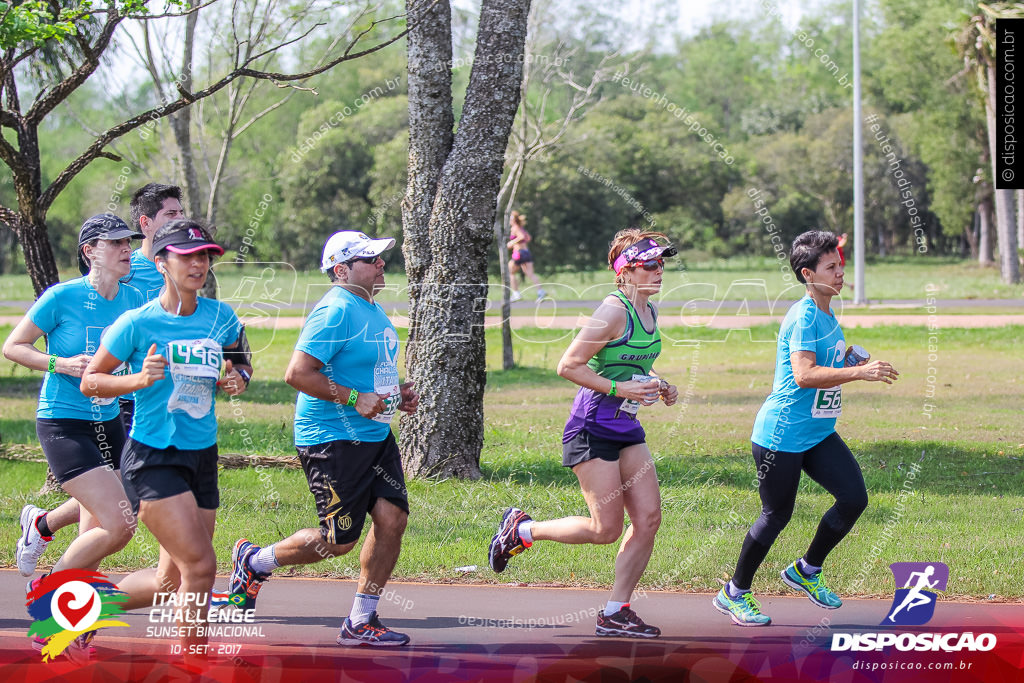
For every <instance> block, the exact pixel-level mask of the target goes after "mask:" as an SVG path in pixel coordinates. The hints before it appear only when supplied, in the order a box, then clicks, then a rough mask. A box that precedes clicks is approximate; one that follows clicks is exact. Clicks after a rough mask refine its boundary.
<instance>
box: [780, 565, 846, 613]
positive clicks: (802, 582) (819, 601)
mask: <svg viewBox="0 0 1024 683" xmlns="http://www.w3.org/2000/svg"><path fill="white" fill-rule="evenodd" d="M780 576H781V577H782V580H783V582H785V584H786V585H787V586H789V587H790V588H792V589H793V590H797V591H800V592H801V593H806V594H807V597H808V598H810V599H811V602H813V603H814V604H815V605H817V606H818V607H824V608H825V609H837V608H839V607H842V606H843V601H842V600H840V599H839V596H838V595H836V594H835V593H833V592H832V591H831V590H829V588H828V586H826V585H825V578H824V577H823V576H822V572H818V573H817V574H811V575H810V576H804V574H803V572H801V571H800V568H799V567H797V566H796V562H794V563H792V564H791V565H789V566H788V567H786V568H785V569H783V570H782V573H781V574H780Z"/></svg>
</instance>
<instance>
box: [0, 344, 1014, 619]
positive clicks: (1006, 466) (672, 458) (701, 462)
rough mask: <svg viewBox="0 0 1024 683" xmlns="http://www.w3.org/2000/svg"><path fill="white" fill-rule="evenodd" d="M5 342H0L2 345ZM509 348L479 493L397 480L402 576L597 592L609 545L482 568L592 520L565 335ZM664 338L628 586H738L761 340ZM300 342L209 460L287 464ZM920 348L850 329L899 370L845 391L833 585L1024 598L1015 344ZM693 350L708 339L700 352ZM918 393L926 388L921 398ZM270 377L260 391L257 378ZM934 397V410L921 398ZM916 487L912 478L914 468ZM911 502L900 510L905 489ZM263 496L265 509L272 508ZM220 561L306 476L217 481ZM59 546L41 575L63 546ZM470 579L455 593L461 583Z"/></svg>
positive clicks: (23, 418) (11, 473)
mask: <svg viewBox="0 0 1024 683" xmlns="http://www.w3.org/2000/svg"><path fill="white" fill-rule="evenodd" d="M9 331H10V328H9V327H6V328H2V327H0V335H3V336H6V334H7V333H8V332H9ZM525 332H526V334H524V335H522V338H523V339H525V340H528V341H521V342H520V343H518V344H517V346H516V353H517V359H518V362H519V363H520V366H521V367H518V368H516V369H515V370H512V371H509V372H502V371H500V370H497V369H496V368H500V340H499V338H498V336H497V333H496V332H494V331H492V332H490V333H489V337H488V365H489V368H490V371H489V376H488V390H487V393H486V396H485V414H486V433H485V445H484V451H483V454H482V458H481V460H482V467H483V470H484V478H483V479H482V480H480V481H476V482H462V481H441V482H435V481H412V482H409V485H408V489H409V494H410V501H411V506H412V509H413V514H412V515H411V517H410V520H409V528H408V532H407V534H406V537H405V542H404V547H403V552H402V556H401V558H400V559H399V562H398V566H397V568H396V571H395V574H396V576H397V577H399V578H402V579H422V580H431V581H448V580H451V581H467V580H470V581H502V582H504V581H516V582H530V583H554V584H564V585H574V586H607V585H609V584H610V583H611V580H612V562H613V558H614V555H615V552H616V546H614V545H611V546H589V545H581V546H566V545H559V544H554V543H541V544H538V545H537V546H536V547H535V548H534V549H533V550H531V551H530V552H527V553H524V554H523V555H521V556H519V557H517V558H515V559H514V560H513V561H512V562H511V563H510V566H509V569H508V570H506V572H505V574H503V575H501V576H500V577H498V576H496V575H494V574H493V573H491V572H490V570H489V569H487V567H486V565H487V560H486V548H487V543H488V541H489V539H490V536H491V534H492V533H493V532H494V527H495V525H496V523H497V521H498V520H499V518H500V516H501V513H502V511H503V510H504V509H505V508H506V507H507V506H509V505H513V504H515V505H518V506H520V507H522V508H523V509H525V510H526V511H528V512H529V513H530V514H531V515H533V516H534V517H535V518H538V519H545V518H551V517H556V516H563V515H570V514H586V507H585V505H584V502H583V498H582V496H581V495H580V493H579V489H578V486H577V483H576V479H575V477H574V476H573V475H572V473H571V471H569V470H566V469H564V468H562V467H561V465H560V453H561V441H560V437H561V432H562V427H563V424H564V420H565V417H566V414H567V412H568V407H569V404H570V402H571V400H572V396H573V394H574V390H573V386H572V385H570V384H569V383H568V382H566V381H564V380H561V379H560V378H558V377H557V376H556V375H555V374H554V371H553V368H554V366H555V364H556V363H557V361H558V359H559V357H560V355H561V353H562V351H564V349H565V347H566V344H567V341H568V338H567V337H566V333H565V332H564V331H557V330H547V331H546V330H538V329H531V330H527V331H525ZM665 333H666V334H665V336H666V338H671V339H682V338H687V339H694V338H695V335H696V339H699V340H702V341H699V342H695V343H692V344H689V345H678V346H672V347H667V348H666V349H665V351H664V353H663V355H662V357H661V359H660V361H659V362H658V364H657V367H658V369H659V372H661V373H662V374H663V375H665V376H666V377H668V378H669V379H671V380H672V381H673V382H674V383H676V384H678V385H679V388H680V397H681V400H680V404H679V405H678V406H676V407H673V408H666V407H665V406H663V405H659V406H654V407H652V408H650V409H645V413H646V414H645V416H644V424H645V426H646V428H647V433H648V439H649V443H650V445H651V448H652V451H653V452H654V454H655V459H656V462H657V471H658V476H659V479H660V481H661V494H662V501H663V511H664V521H663V524H662V528H661V531H660V533H659V536H658V541H657V545H656V547H655V551H654V555H653V557H652V560H651V564H650V567H649V569H648V571H647V573H646V575H645V577H644V579H643V582H642V584H641V587H646V588H667V589H675V590H692V591H705V592H710V591H714V590H717V588H718V587H719V586H720V583H719V580H721V579H725V578H728V576H729V575H730V574H731V572H732V569H733V566H734V563H735V561H736V555H737V553H738V551H739V547H740V544H741V542H742V539H743V536H744V534H745V533H746V530H747V528H748V526H749V525H750V523H751V522H753V520H754V519H755V518H756V517H757V514H758V512H759V508H760V505H759V501H758V499H757V492H756V489H755V487H754V485H753V465H752V459H751V455H750V444H749V441H748V439H749V435H750V428H751V425H752V422H753V418H754V414H755V413H756V411H757V408H758V407H759V405H760V403H761V402H762V401H763V399H764V397H765V396H766V395H767V393H768V392H769V390H770V386H771V381H772V371H773V368H774V356H775V345H774V343H772V340H773V338H774V333H775V328H774V327H761V328H754V329H753V330H751V332H750V333H749V334H748V333H745V332H744V333H736V332H733V333H731V334H729V335H728V336H727V337H725V336H724V333H722V332H721V331H715V330H704V331H697V332H693V331H688V333H687V334H685V335H684V334H682V333H681V331H680V330H672V329H668V330H665ZM297 334H298V330H284V331H278V332H276V333H272V332H270V331H265V330H254V331H253V332H252V338H253V339H252V342H253V347H254V348H259V349H262V350H261V351H259V352H258V354H257V357H256V360H255V365H256V368H257V372H258V377H257V379H256V380H255V381H254V383H253V386H252V388H251V389H250V391H249V392H247V393H246V394H245V395H244V396H243V397H242V400H241V402H240V406H241V411H242V414H243V416H244V425H239V424H237V423H236V421H235V420H234V419H233V417H234V414H233V413H232V408H231V406H230V404H228V403H227V402H224V401H222V402H220V403H219V404H218V414H219V416H220V418H221V439H220V448H221V452H222V453H229V452H244V449H243V447H242V438H241V435H240V431H241V429H242V428H243V427H244V428H247V429H248V430H249V432H250V434H251V435H254V436H255V439H256V443H257V444H258V446H257V452H258V453H259V454H270V455H287V456H290V455H293V454H294V450H293V449H292V445H291V427H292V411H293V408H292V404H293V402H294V391H292V390H291V389H289V388H288V387H287V386H286V385H285V384H284V383H283V382H282V381H281V380H280V378H281V377H282V375H283V370H284V366H285V363H286V361H287V358H288V356H289V355H290V349H291V348H292V345H293V344H294V340H295V338H296V335H297ZM934 334H935V339H934V340H932V343H933V345H934V348H935V350H934V351H933V353H934V354H935V355H934V356H932V357H931V359H929V350H928V344H929V339H928V333H927V331H926V330H925V329H924V328H921V327H898V328H897V327H890V328H871V329H863V330H855V331H851V332H849V333H848V335H847V342H848V343H851V344H852V343H858V344H861V345H862V346H864V347H865V348H867V349H868V350H869V351H870V352H872V354H873V355H874V356H875V357H877V358H884V359H887V360H891V361H892V362H893V363H894V364H895V365H896V367H897V368H898V369H899V370H900V372H901V373H902V377H901V379H900V381H899V382H897V383H896V384H895V385H893V386H886V385H882V384H868V383H862V382H861V383H856V384H853V385H848V386H847V390H846V391H845V392H844V399H845V401H844V403H845V406H844V407H845V410H844V412H843V416H842V418H841V419H840V422H839V432H840V434H842V435H843V437H844V438H845V439H846V440H847V442H848V443H849V444H850V446H851V448H852V449H853V451H854V453H855V455H856V456H857V458H858V460H859V461H860V463H861V467H862V469H863V471H864V476H865V479H866V481H867V485H868V491H869V495H870V503H869V506H868V509H867V511H866V512H865V513H864V515H863V516H862V517H861V519H860V521H859V522H858V524H857V526H856V527H855V528H854V531H853V532H852V534H851V535H850V536H849V537H848V538H847V539H846V540H845V541H844V542H843V543H842V544H840V546H839V547H838V548H837V549H836V551H835V552H834V553H833V554H832V555H831V556H830V558H829V563H828V571H829V574H828V575H829V584H830V586H832V587H834V588H835V589H836V590H837V592H839V593H840V594H841V595H850V594H860V595H891V592H892V578H891V574H890V573H889V570H888V567H887V565H888V564H889V563H891V562H895V561H942V562H945V563H946V564H948V565H949V567H950V583H949V588H948V590H947V595H950V596H957V597H977V598H987V597H989V596H991V595H994V596H996V598H997V599H1019V598H1021V597H1022V596H1024V585H1022V583H1021V581H1020V576H1021V574H1022V573H1024V560H1022V559H1021V558H1022V556H1021V553H1020V548H1021V547H1022V546H1024V525H1022V524H1021V521H1022V510H1024V467H1022V458H1024V443H1021V442H1022V441H1024V434H1022V432H1021V429H1020V424H1021V422H1020V416H1021V414H1022V410H1024V398H1022V397H1024V392H1022V388H1024V387H1022V386H1021V385H1022V383H1024V379H1022V378H1024V356H1022V354H1021V353H1020V349H1019V340H1020V339H1021V338H1022V337H1024V327H1006V328H999V329H978V330H963V329H942V330H939V331H938V332H937V333H934ZM701 335H703V336H701ZM929 377H932V378H934V381H933V383H931V384H929V381H928V379H929ZM263 378H266V379H263ZM38 382H39V379H38V375H35V376H33V373H30V372H29V371H27V370H24V369H22V368H16V367H14V366H12V365H11V364H10V363H7V362H6V361H2V362H0V401H2V405H3V413H2V416H0V434H2V441H3V443H4V444H27V445H30V446H28V448H29V450H33V449H35V450H37V449H38V447H37V446H34V442H35V433H34V422H33V419H34V409H35V404H36V392H37V390H38ZM932 388H934V394H933V395H932V396H931V397H929V393H930V392H931V391H932ZM913 465H917V466H919V468H920V470H919V473H918V474H917V476H916V477H915V478H913V479H908V472H909V471H910V468H911V466H913ZM44 472H45V466H44V464H43V463H31V462H15V461H11V460H3V459H0V479H2V480H3V481H4V482H5V485H4V487H3V490H2V492H0V501H2V502H0V565H8V566H9V565H11V564H12V563H13V547H14V542H15V538H16V535H17V532H18V521H17V516H18V513H19V511H20V510H21V507H22V505H24V504H25V503H26V502H34V503H36V504H38V505H54V504H56V503H57V502H59V500H60V499H61V498H60V497H59V496H58V495H51V496H48V497H43V498H40V497H38V496H37V495H36V491H37V490H38V488H39V485H40V483H41V481H42V478H43V474H44ZM904 489H906V490H907V491H909V492H910V493H908V494H905V495H903V496H902V499H901V494H900V491H901V490H904ZM272 492H276V493H277V494H278V495H276V496H275V495H273V494H272ZM221 499H222V507H221V509H220V513H219V515H218V526H217V533H216V538H215V544H216V547H217V552H218V559H219V563H220V567H219V569H220V571H221V572H226V571H227V569H228V559H229V556H230V550H231V546H232V544H233V543H234V541H235V539H236V538H238V537H239V536H242V535H245V536H248V537H249V538H251V539H252V540H254V541H256V542H257V543H269V542H273V541H275V540H277V539H279V538H280V537H283V536H285V535H287V534H289V533H291V532H292V531H293V530H295V529H297V528H299V527H302V526H314V525H315V515H314V511H313V505H312V499H311V497H310V495H309V493H308V491H307V489H306V486H305V480H304V477H303V475H302V472H301V470H297V469H277V468H275V469H268V470H264V471H263V472H262V474H261V473H259V472H257V471H256V470H255V469H243V470H223V471H222V474H221ZM830 504H831V498H830V497H829V496H828V495H827V494H826V493H824V491H822V490H821V489H820V487H818V486H817V485H816V484H814V483H812V482H810V481H807V480H805V481H803V483H802V484H801V494H800V497H799V498H798V501H797V509H796V512H795V514H794V516H793V520H792V522H791V523H790V525H789V527H788V528H787V529H786V530H785V531H784V532H783V533H782V535H781V536H780V538H779V541H778V542H777V544H776V545H775V547H774V548H773V550H772V552H771V553H770V554H769V556H768V558H767V560H766V562H765V565H764V566H763V568H762V571H761V572H759V574H758V576H757V578H756V579H755V582H754V589H755V591H757V592H759V593H782V592H785V591H787V590H788V589H786V588H785V587H783V586H782V584H781V582H780V581H779V580H778V578H777V575H778V572H779V570H781V569H782V568H783V567H784V566H785V565H786V564H788V563H789V562H790V561H792V560H793V559H795V558H796V557H798V556H799V555H801V554H802V552H803V551H804V549H805V546H806V544H807V542H808V541H809V539H810V537H811V535H812V534H813V532H814V529H815V527H816V525H817V522H818V519H819V518H820V515H821V513H822V512H823V511H824V510H825V509H826V508H827V507H828V506H829V505H830ZM70 537H71V533H70V530H66V531H63V532H61V533H60V534H59V535H58V537H57V540H56V541H55V542H54V547H53V548H52V549H51V550H49V551H48V552H47V554H46V557H45V558H44V561H46V560H49V561H51V562H52V561H53V559H54V558H56V557H57V555H58V553H59V552H60V550H61V549H62V548H63V547H65V546H66V544H67V542H68V541H69V540H70ZM155 548H156V547H155V544H154V543H153V542H152V538H151V537H150V536H149V535H148V532H146V531H145V530H144V529H140V532H139V533H138V534H137V535H136V538H135V539H134V540H133V541H132V543H131V544H130V545H129V546H128V547H127V548H126V549H125V550H123V551H122V552H120V553H118V554H117V555H115V556H113V557H112V558H109V559H108V560H107V561H106V562H105V564H104V566H103V568H104V569H107V570H110V571H113V570H114V569H115V568H116V569H127V568H132V567H138V566H143V565H147V564H150V563H152V562H154V561H155V559H156V549H155ZM465 565H477V566H478V567H479V569H478V571H477V572H475V573H471V574H469V575H468V576H466V575H462V574H459V573H456V572H455V571H454V568H456V567H461V566H465ZM298 571H301V572H302V573H306V574H331V575H341V576H354V575H355V573H356V571H357V557H356V555H355V554H354V553H351V554H350V555H349V556H346V557H343V558H338V559H334V560H330V561H327V562H324V563H321V564H319V565H313V566H309V567H305V568H301V569H299V570H298Z"/></svg>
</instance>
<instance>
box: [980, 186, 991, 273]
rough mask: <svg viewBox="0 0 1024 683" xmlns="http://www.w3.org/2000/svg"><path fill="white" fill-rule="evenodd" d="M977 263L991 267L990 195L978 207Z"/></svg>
mask: <svg viewBox="0 0 1024 683" xmlns="http://www.w3.org/2000/svg"><path fill="white" fill-rule="evenodd" d="M978 214H979V215H978V219H979V221H978V263H979V264H980V265H983V266H991V265H992V264H993V263H994V259H993V257H992V254H993V251H992V195H988V196H986V197H984V198H983V199H982V200H981V203H980V204H979V205H978Z"/></svg>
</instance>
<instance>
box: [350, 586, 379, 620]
mask: <svg viewBox="0 0 1024 683" xmlns="http://www.w3.org/2000/svg"><path fill="white" fill-rule="evenodd" d="M378 602H380V596H379V595H366V594H365V593H356V599H355V600H353V601H352V611H351V612H349V613H348V620H349V621H351V622H352V625H353V626H359V625H360V624H365V623H366V622H368V621H369V620H370V615H371V614H373V613H374V612H376V611H377V603H378Z"/></svg>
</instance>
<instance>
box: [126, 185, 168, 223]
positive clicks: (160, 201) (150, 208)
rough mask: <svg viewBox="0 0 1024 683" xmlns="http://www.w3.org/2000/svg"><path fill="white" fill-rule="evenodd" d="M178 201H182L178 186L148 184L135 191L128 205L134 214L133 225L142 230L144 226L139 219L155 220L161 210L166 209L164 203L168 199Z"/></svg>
mask: <svg viewBox="0 0 1024 683" xmlns="http://www.w3.org/2000/svg"><path fill="white" fill-rule="evenodd" d="M172 198H173V199H177V200H178V201H179V202H180V201H181V188H180V187H178V186H177V185H163V184H161V183H147V184H145V185H143V186H142V187H140V188H139V189H137V190H135V194H133V195H132V201H131V203H130V204H129V205H128V208H129V209H130V210H131V214H132V223H134V224H135V227H137V228H141V227H142V224H141V223H139V219H140V218H142V217H143V216H146V217H147V218H151V219H152V218H154V217H156V214H157V212H158V211H160V209H162V208H163V207H164V202H165V201H166V200H168V199H172Z"/></svg>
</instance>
